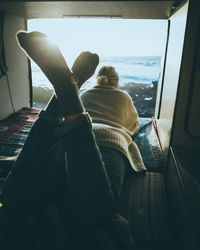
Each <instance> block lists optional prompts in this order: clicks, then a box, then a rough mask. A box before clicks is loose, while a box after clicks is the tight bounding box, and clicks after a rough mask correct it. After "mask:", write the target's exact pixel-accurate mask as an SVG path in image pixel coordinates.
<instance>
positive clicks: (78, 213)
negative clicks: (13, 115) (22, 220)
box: [0, 111, 127, 224]
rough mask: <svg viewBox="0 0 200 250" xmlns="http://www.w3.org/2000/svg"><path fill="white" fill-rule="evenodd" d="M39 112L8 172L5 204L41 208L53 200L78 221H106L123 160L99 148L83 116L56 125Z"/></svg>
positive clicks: (120, 180)
mask: <svg viewBox="0 0 200 250" xmlns="http://www.w3.org/2000/svg"><path fill="white" fill-rule="evenodd" d="M49 117H50V116H49V114H48V113H47V112H46V111H42V112H41V113H40V116H39V118H38V120H37V121H36V122H35V124H34V125H33V127H32V129H31V131H30V133H29V135H28V138H27V140H26V142H25V144H24V147H23V149H22V151H21V153H20V155H19V157H18V158H17V160H16V162H15V164H14V166H13V168H12V171H11V173H10V174H9V176H8V178H7V181H6V183H5V186H4V189H3V191H2V194H1V197H0V199H1V202H2V203H3V206H4V207H5V208H7V209H10V210H15V211H18V210H19V211H29V210H30V211H31V210H37V209H38V210H39V209H40V208H41V207H42V206H44V205H45V203H46V202H48V201H49V200H54V201H55V203H56V204H57V206H58V207H60V209H61V210H62V211H63V213H65V212H66V211H67V212H69V213H70V214H72V218H75V220H77V221H78V222H79V223H87V224H98V223H102V222H104V221H105V222H106V220H109V218H110V217H111V216H112V215H113V214H114V213H115V211H116V206H117V202H118V200H119V196H120V191H121V188H122V185H123V179H124V174H125V167H126V164H127V159H126V157H125V156H124V155H122V154H121V153H120V152H118V151H116V150H114V149H111V148H104V147H100V148H99V147H98V146H97V144H96V141H95V136H94V134H93V131H92V125H91V122H90V121H89V120H88V118H87V117H86V116H85V115H82V116H80V117H79V118H77V119H76V120H74V121H72V122H69V123H63V124H60V123H58V122H57V120H54V118H52V117H50V118H51V119H49Z"/></svg>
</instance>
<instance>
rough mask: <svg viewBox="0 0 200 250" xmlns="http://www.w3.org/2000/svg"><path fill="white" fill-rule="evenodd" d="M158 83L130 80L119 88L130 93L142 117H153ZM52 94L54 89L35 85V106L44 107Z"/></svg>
mask: <svg viewBox="0 0 200 250" xmlns="http://www.w3.org/2000/svg"><path fill="white" fill-rule="evenodd" d="M157 84H158V82H157V81H154V82H152V83H150V84H144V83H134V82H130V83H126V84H124V85H123V86H120V87H119V89H122V90H125V91H127V92H128V93H129V95H130V96H131V98H132V100H133V103H134V105H135V107H136V109H137V111H138V114H139V116H140V117H152V116H154V110H155V102H156V92H157ZM52 95H53V89H48V88H42V87H36V86H33V101H34V102H33V107H34V108H39V109H44V108H45V107H46V104H47V103H48V101H49V99H50V97H51V96H52Z"/></svg>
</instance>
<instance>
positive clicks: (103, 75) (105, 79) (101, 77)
mask: <svg viewBox="0 0 200 250" xmlns="http://www.w3.org/2000/svg"><path fill="white" fill-rule="evenodd" d="M111 70H115V68H114V67H112V66H103V67H101V68H100V70H99V72H98V74H97V84H98V85H107V86H116V79H115V80H114V81H112V78H109V72H110V71H111Z"/></svg>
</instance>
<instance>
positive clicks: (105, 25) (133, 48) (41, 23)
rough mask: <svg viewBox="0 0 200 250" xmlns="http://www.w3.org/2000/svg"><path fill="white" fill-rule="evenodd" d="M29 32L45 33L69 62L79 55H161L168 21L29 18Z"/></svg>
mask: <svg viewBox="0 0 200 250" xmlns="http://www.w3.org/2000/svg"><path fill="white" fill-rule="evenodd" d="M28 30H29V31H34V30H37V31H40V32H44V33H46V34H47V35H48V36H49V38H50V39H51V40H52V41H53V42H55V43H56V44H57V45H58V46H59V48H60V50H61V52H62V53H63V55H64V57H65V58H66V59H67V60H68V62H69V64H70V62H72V61H74V59H75V58H76V57H77V56H78V55H79V54H80V53H81V52H82V51H91V52H93V53H97V54H98V55H99V56H100V57H105V56H106V57H107V56H162V54H163V53H164V48H165V42H166V34H167V21H166V20H137V19H113V18H108V19H97V18H93V19H86V18H71V19H69V18H62V19H32V20H29V21H28Z"/></svg>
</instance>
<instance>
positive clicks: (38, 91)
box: [28, 18, 167, 117]
mask: <svg viewBox="0 0 200 250" xmlns="http://www.w3.org/2000/svg"><path fill="white" fill-rule="evenodd" d="M28 30H29V31H33V30H37V31H41V32H44V33H46V34H47V35H49V37H50V38H51V39H52V40H54V41H55V42H56V43H57V44H58V45H59V48H60V50H61V51H62V53H63V55H64V57H65V58H66V61H67V63H68V65H69V66H71V65H72V64H73V61H74V60H75V59H76V57H77V56H78V55H79V54H80V53H81V52H82V51H87V50H89V51H91V52H95V53H97V54H98V55H99V57H100V63H99V66H98V68H97V71H98V69H99V68H100V67H101V66H102V65H111V66H113V67H115V69H116V71H117V72H118V74H119V78H120V80H119V87H120V88H121V89H123V90H125V91H127V92H128V93H129V94H130V95H131V97H132V99H133V101H134V103H135V106H136V108H137V110H138V113H139V115H140V116H143V117H151V116H153V114H154V108H155V101H156V90H157V83H158V78H159V74H160V62H161V57H162V55H163V53H164V49H165V44H166V34H167V20H135V19H111V18H110V19H85V18H84V19H80V18H79V19H32V20H29V21H28ZM97 71H96V73H97ZM95 75H96V74H95ZM95 75H94V76H92V77H91V78H90V79H89V80H88V81H87V82H86V83H85V84H84V85H83V86H82V89H87V88H91V87H92V86H94V85H95V81H96V80H95ZM32 78H33V101H34V106H35V107H42V105H44V103H47V101H48V99H49V98H50V96H51V94H52V92H53V90H52V85H51V84H50V83H49V82H48V80H47V78H46V77H45V76H44V75H43V74H42V73H41V71H40V69H39V68H38V67H37V65H35V64H34V63H32Z"/></svg>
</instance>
